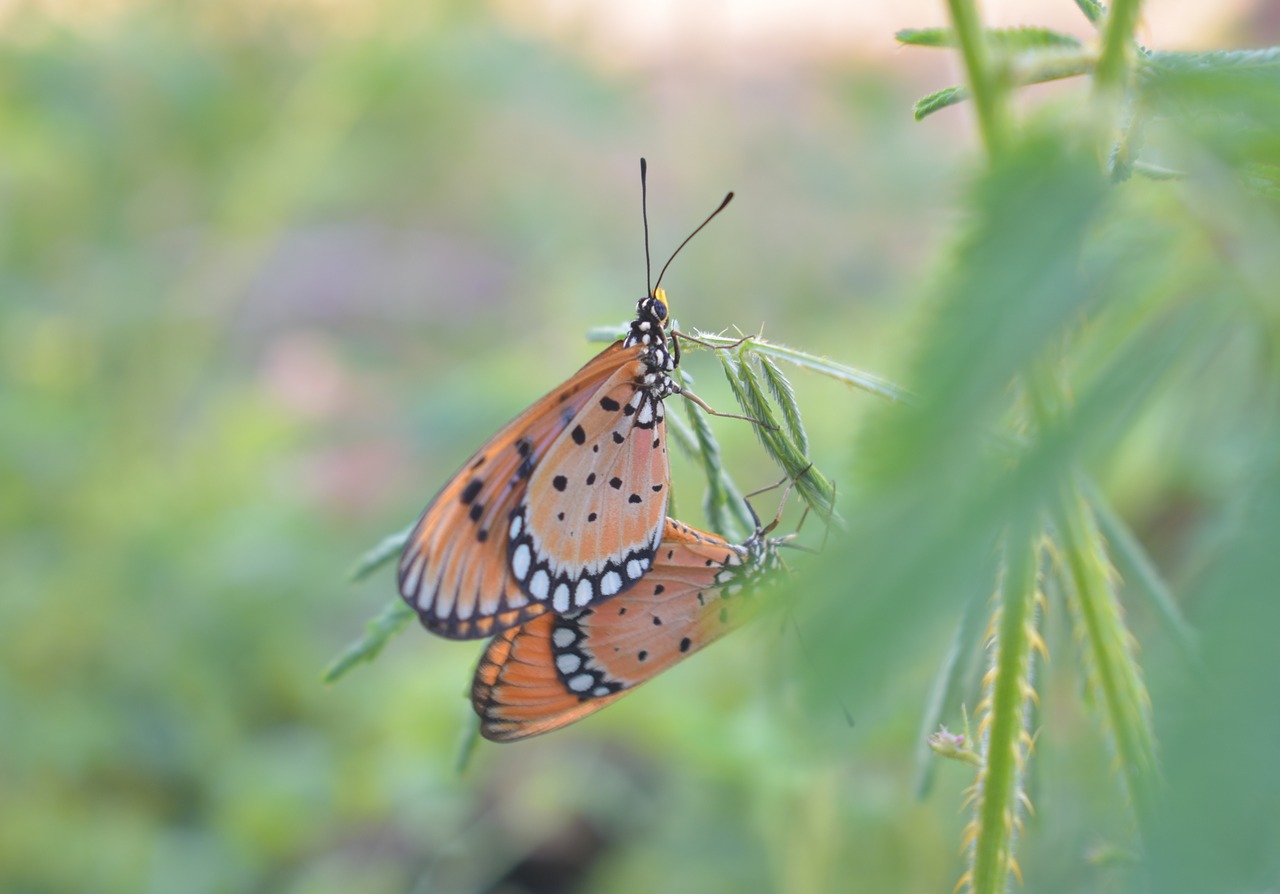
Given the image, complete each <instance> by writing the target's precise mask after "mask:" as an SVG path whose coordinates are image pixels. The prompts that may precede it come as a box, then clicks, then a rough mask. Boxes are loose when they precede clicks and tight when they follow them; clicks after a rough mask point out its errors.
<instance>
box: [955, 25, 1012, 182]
mask: <svg viewBox="0 0 1280 894" xmlns="http://www.w3.org/2000/svg"><path fill="white" fill-rule="evenodd" d="M947 6H948V7H949V8H950V10H951V21H952V25H953V27H954V28H955V32H956V39H957V41H959V44H960V55H961V57H962V58H963V59H964V67H965V71H966V72H967V74H968V80H969V90H970V94H971V96H972V99H973V104H974V107H975V108H976V109H977V114H978V129H979V131H981V133H982V142H983V144H984V145H985V146H986V149H987V155H988V156H990V157H992V158H998V157H999V156H1000V155H1001V154H1003V152H1004V147H1005V143H1006V136H1007V132H1008V127H1007V122H1006V114H1007V113H1006V111H1005V104H1004V95H1003V94H1004V91H1003V90H1002V89H1001V87H1000V83H999V78H998V76H997V70H996V68H995V66H994V64H993V62H992V59H991V54H990V53H989V52H988V51H987V45H986V37H985V35H984V34H983V30H982V22H981V21H980V20H979V18H978V9H977V5H976V4H975V2H974V0H947Z"/></svg>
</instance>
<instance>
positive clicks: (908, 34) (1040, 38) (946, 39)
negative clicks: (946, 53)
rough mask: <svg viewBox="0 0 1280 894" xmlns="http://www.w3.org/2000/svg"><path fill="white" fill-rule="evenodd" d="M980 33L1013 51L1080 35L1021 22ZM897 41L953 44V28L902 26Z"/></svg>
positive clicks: (1069, 42) (1071, 41)
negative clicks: (1021, 23) (1020, 23)
mask: <svg viewBox="0 0 1280 894" xmlns="http://www.w3.org/2000/svg"><path fill="white" fill-rule="evenodd" d="M983 35H984V37H985V38H986V40H987V42H988V43H989V44H990V45H991V47H992V49H995V50H1001V51H1004V52H1009V53H1014V52H1023V51H1025V50H1035V49H1043V48H1046V47H1078V46H1080V45H1081V44H1080V39H1079V38H1078V37H1074V36H1072V35H1070V34H1063V33H1062V32H1060V31H1054V30H1052V29H1051V28H1039V27H1035V26H1032V25H1022V26H1018V27H1015V28H987V29H986V30H984V31H983ZM894 37H896V38H897V40H898V42H899V43H904V44H908V45H910V46H917V47H955V46H958V45H959V41H957V40H956V35H955V32H954V31H951V30H950V29H948V28H904V29H903V30H901V31H899V32H898V33H897V34H895V35H894Z"/></svg>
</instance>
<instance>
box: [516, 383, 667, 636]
mask: <svg viewBox="0 0 1280 894" xmlns="http://www.w3.org/2000/svg"><path fill="white" fill-rule="evenodd" d="M597 395H598V399H596V398H595V397H593V399H592V400H591V401H590V402H588V404H587V406H586V407H585V408H584V409H583V410H582V412H581V413H579V414H578V416H577V417H576V418H575V419H574V421H573V424H572V425H571V426H569V427H567V428H566V429H565V430H564V431H563V432H561V433H560V435H559V437H557V438H556V439H555V441H554V442H553V443H552V444H551V446H550V448H548V450H547V453H546V455H545V456H544V457H543V458H542V461H541V462H540V463H539V464H538V467H537V468H536V469H535V470H534V472H533V475H532V477H531V478H530V479H529V489H528V491H527V492H526V493H525V495H524V499H523V500H522V501H521V503H520V506H519V507H518V508H517V510H516V514H515V516H514V517H513V518H512V522H511V531H510V535H511V570H512V572H513V573H514V574H515V576H516V580H518V581H519V582H520V585H521V586H522V587H523V588H524V589H525V591H526V592H528V593H529V595H530V596H532V597H533V598H534V599H537V600H546V599H548V598H549V599H550V600H551V605H552V610H553V611H556V612H566V611H570V610H571V609H574V608H583V607H584V606H587V605H590V604H592V603H593V602H599V601H601V600H604V599H608V598H610V597H613V596H616V595H617V594H619V593H621V592H623V591H624V590H627V589H628V588H630V587H631V586H633V585H634V584H635V583H636V582H637V581H639V580H640V578H642V577H643V576H644V575H645V573H646V572H647V571H648V570H649V568H650V566H651V565H652V564H653V554H654V551H655V550H656V549H657V548H658V543H659V541H661V539H662V530H663V520H664V519H665V518H666V514H667V485H668V482H669V479H670V470H669V467H668V463H667V441H666V427H665V424H664V422H663V411H662V398H661V397H660V396H658V394H657V393H654V392H652V391H650V390H646V389H645V388H644V387H640V388H637V387H636V383H632V382H623V381H618V380H615V381H614V383H613V386H612V387H607V386H606V387H604V388H601V389H600V390H599V391H598V392H597Z"/></svg>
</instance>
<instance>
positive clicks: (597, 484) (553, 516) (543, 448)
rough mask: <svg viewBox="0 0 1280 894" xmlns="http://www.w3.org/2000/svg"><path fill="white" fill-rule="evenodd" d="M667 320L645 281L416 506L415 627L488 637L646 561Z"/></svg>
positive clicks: (667, 354) (625, 577) (656, 515)
mask: <svg viewBox="0 0 1280 894" xmlns="http://www.w3.org/2000/svg"><path fill="white" fill-rule="evenodd" d="M668 324H669V317H668V308H667V302H666V295H665V293H664V292H663V290H662V289H660V288H659V289H655V290H654V293H653V294H652V295H649V296H646V297H644V298H642V299H640V301H639V302H638V303H637V306H636V317H635V319H634V320H633V321H632V323H631V326H630V329H629V330H628V333H627V336H626V338H625V339H623V340H622V341H619V342H615V343H613V344H612V345H610V346H609V347H608V348H606V349H605V350H603V351H602V352H600V354H598V355H597V356H596V357H595V358H593V359H592V360H591V361H589V362H588V363H587V364H586V365H585V366H583V367H582V369H581V370H579V371H578V372H577V373H576V374H575V375H574V376H573V377H572V378H570V379H569V380H568V381H567V382H566V383H565V384H564V385H562V386H561V387H560V388H557V389H556V390H554V391H552V392H551V393H550V394H547V395H546V396H544V397H543V398H542V399H541V400H539V401H537V402H536V403H535V404H533V406H531V407H530V408H529V409H527V410H526V411H525V412H524V413H522V414H520V415H519V416H518V417H516V419H514V420H513V421H512V422H510V423H508V424H507V425H506V426H504V427H503V428H502V429H501V430H500V431H499V432H498V433H497V434H495V435H494V436H493V437H492V438H490V439H489V441H488V442H487V443H486V444H485V445H484V446H483V447H481V448H480V449H479V450H478V451H477V452H476V453H475V454H474V455H473V456H472V457H471V458H470V459H469V460H467V462H466V463H465V464H464V465H463V467H462V468H461V469H459V471H458V472H457V473H456V474H455V475H454V477H453V478H452V479H451V480H450V481H449V482H448V483H447V484H446V485H445V486H444V487H443V488H442V489H441V491H440V493H439V494H437V495H436V497H435V498H434V499H433V500H432V501H431V503H430V504H429V505H428V506H427V508H426V509H425V510H424V511H423V513H422V516H421V518H420V519H419V521H418V524H417V525H416V526H415V528H414V530H413V532H412V533H411V535H410V537H409V539H408V542H407V543H406V545H405V549H404V552H403V553H402V555H401V559H400V566H399V584H400V593H401V595H402V596H403V597H404V599H405V600H406V601H407V602H408V603H409V604H410V605H411V606H412V607H413V608H414V609H415V610H416V611H417V613H418V615H419V618H420V619H421V621H422V623H423V624H424V626H426V627H427V628H428V629H429V630H431V631H433V632H435V633H438V634H440V635H443V636H446V637H450V638H454V639H470V638H476V637H483V636H489V635H492V634H494V633H496V632H498V631H500V630H503V629H507V628H509V627H511V626H514V625H517V624H520V623H522V622H524V621H526V620H528V619H530V618H533V617H536V616H537V615H539V614H542V613H543V612H545V611H548V610H555V611H560V612H563V611H568V610H570V609H573V608H581V607H583V606H586V605H590V604H592V603H593V602H596V601H599V600H602V599H608V598H610V597H612V596H616V595H617V594H619V593H621V592H623V591H625V590H626V589H628V588H629V587H631V586H633V585H634V584H635V583H636V582H637V581H638V580H639V579H640V578H641V577H643V576H644V574H645V573H646V572H647V571H648V570H649V568H650V567H651V565H652V562H653V556H654V552H655V550H656V549H657V546H658V543H659V542H660V540H661V539H662V532H663V524H664V519H665V517H666V507H667V490H668V486H669V469H668V462H667V452H666V432H665V425H664V421H663V419H664V417H663V407H662V401H663V399H664V398H666V397H667V396H669V395H671V394H673V393H677V392H678V391H679V390H680V389H679V386H678V385H677V384H676V383H675V381H674V380H673V379H672V378H671V376H670V373H671V372H672V371H673V370H674V369H675V366H676V362H677V360H678V357H677V354H676V353H675V352H674V350H673V348H669V347H668V334H667V326H668ZM672 344H674V342H672Z"/></svg>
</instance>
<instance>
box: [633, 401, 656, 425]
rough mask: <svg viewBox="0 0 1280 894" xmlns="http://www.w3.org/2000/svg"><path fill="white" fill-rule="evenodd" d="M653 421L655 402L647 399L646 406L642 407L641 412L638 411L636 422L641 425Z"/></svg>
mask: <svg viewBox="0 0 1280 894" xmlns="http://www.w3.org/2000/svg"><path fill="white" fill-rule="evenodd" d="M652 421H653V404H651V403H649V402H648V401H645V403H644V406H642V407H641V408H640V412H639V413H636V422H637V423H639V424H640V425H648V424H649V423H650V422H652Z"/></svg>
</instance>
